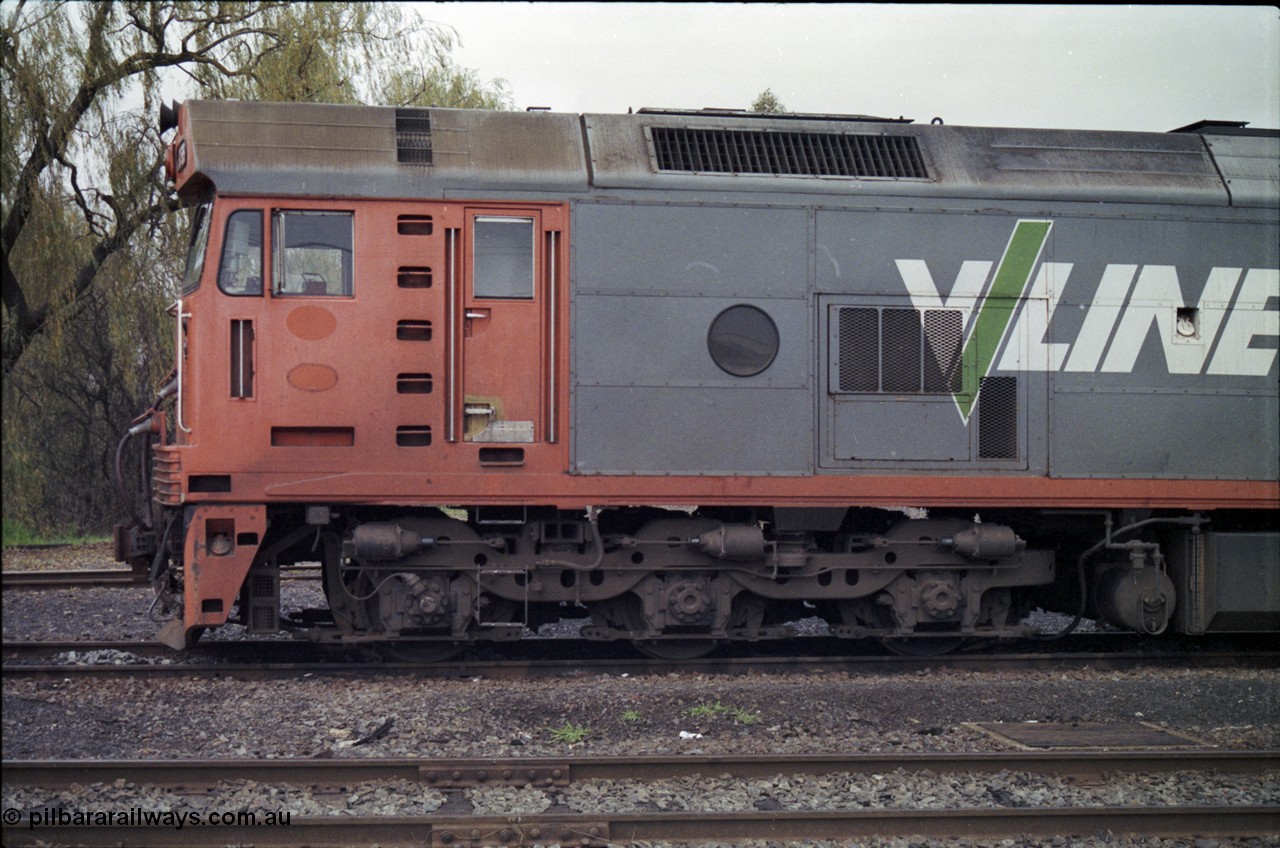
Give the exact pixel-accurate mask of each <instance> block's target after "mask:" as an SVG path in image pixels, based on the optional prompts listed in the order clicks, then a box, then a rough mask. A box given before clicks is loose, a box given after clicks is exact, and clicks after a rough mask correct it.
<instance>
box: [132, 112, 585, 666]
mask: <svg viewBox="0 0 1280 848" xmlns="http://www.w3.org/2000/svg"><path fill="white" fill-rule="evenodd" d="M177 115H178V120H177V126H178V128H179V132H178V134H177V136H176V137H175V139H174V141H173V142H172V144H171V145H170V148H169V155H168V157H167V158H168V162H169V169H170V172H171V173H172V174H173V176H174V178H175V187H176V190H177V192H178V194H179V195H180V196H182V197H184V198H186V199H188V200H195V201H196V206H195V211H194V213H193V224H192V227H193V230H192V237H191V245H190V249H189V255H188V261H187V267H186V272H185V277H184V280H183V285H182V296H181V298H180V299H179V300H178V302H177V303H176V304H175V307H174V309H173V310H172V311H173V314H174V316H175V326H176V340H175V350H176V351H177V353H176V356H177V365H176V368H175V380H176V391H175V393H174V400H173V403H174V409H173V413H172V416H171V420H172V426H173V438H172V441H171V442H170V443H168V444H160V445H157V446H156V447H155V448H154V451H155V454H156V462H155V492H156V495H157V499H158V503H159V504H160V505H161V506H163V507H168V508H171V509H172V510H174V511H175V512H174V513H173V515H174V516H175V518H173V519H171V520H178V519H176V516H177V515H178V514H179V513H181V515H182V517H181V519H180V521H181V524H182V527H183V529H184V532H183V533H182V534H181V537H183V538H182V541H181V542H179V538H180V534H179V533H177V532H176V531H175V530H171V531H170V532H169V533H168V534H167V538H168V541H167V542H164V541H159V540H157V544H161V545H163V544H168V545H170V546H171V547H172V548H173V550H174V556H173V557H172V558H173V559H174V560H176V561H179V562H181V563H183V565H184V567H183V575H182V579H181V585H180V588H181V590H182V592H183V593H184V598H183V600H182V603H181V604H180V606H181V609H182V613H181V614H180V615H179V616H177V617H176V618H175V619H174V620H173V622H172V623H171V624H170V625H169V627H168V628H167V629H166V634H165V637H164V638H165V640H166V641H168V642H170V643H172V644H174V645H178V644H181V643H182V642H183V641H184V634H190V633H192V632H196V633H198V632H199V630H198V629H199V628H204V627H207V626H214V625H219V624H223V623H225V622H226V621H227V617H228V615H229V614H230V613H231V611H232V608H233V606H234V604H235V601H236V597H237V594H238V593H239V591H240V588H241V586H242V585H243V584H244V582H245V580H246V578H247V576H248V574H249V569H250V567H251V565H252V564H253V562H254V560H255V558H259V559H262V557H261V556H259V554H260V552H265V553H267V554H269V555H274V554H275V553H278V552H279V550H280V549H281V547H282V546H283V547H287V546H288V545H289V544H293V543H296V542H297V537H298V536H300V535H307V536H314V535H316V533H315V531H316V529H317V528H319V527H322V526H324V525H326V524H327V523H328V521H327V518H325V516H327V515H328V512H327V509H326V507H325V506H324V503H325V502H332V501H334V500H338V501H341V502H342V503H346V504H369V505H379V504H414V505H422V504H441V503H465V502H467V496H468V495H471V496H472V497H474V493H476V492H484V491H490V492H493V493H495V494H494V497H495V499H498V500H501V499H504V498H508V499H511V500H515V499H517V498H522V497H523V487H519V489H518V490H517V488H515V487H512V486H511V484H510V483H508V482H505V481H504V480H503V479H502V478H503V477H504V476H510V475H511V474H512V473H513V472H515V473H519V474H520V475H521V476H522V477H527V476H528V475H535V476H536V475H544V474H545V475H554V474H557V473H563V471H564V469H565V466H566V458H565V444H566V441H567V440H566V439H565V438H564V432H563V427H564V424H563V420H562V412H561V410H562V409H563V406H564V401H563V399H562V398H561V397H560V394H561V392H562V391H563V387H564V380H563V378H561V379H557V378H556V377H557V373H558V372H559V371H560V370H561V369H562V362H563V351H564V349H565V347H566V343H565V341H564V340H563V339H557V338H556V335H557V334H558V333H561V334H562V333H563V328H564V327H565V326H566V325H567V322H565V321H564V320H563V318H562V317H560V316H558V315H557V312H558V310H560V309H561V308H562V304H563V295H562V294H561V292H560V291H559V289H560V288H561V287H562V285H563V280H564V279H565V277H566V275H565V273H564V270H563V268H562V267H561V266H562V264H563V263H564V261H565V250H566V248H567V237H566V236H567V233H566V229H567V223H568V221H567V211H566V208H565V205H564V204H563V203H545V202H539V203H528V202H518V203H510V202H490V201H480V202H427V201H420V200H398V199H393V200H388V199H383V198H363V197H344V198H341V199H336V198H324V199H317V198H313V197H305V196H297V195H296V193H293V194H292V195H291V196H290V195H286V196H270V195H264V194H261V193H248V192H235V191H224V190H222V188H221V187H220V186H219V185H218V182H217V176H216V168H213V169H210V170H213V171H215V174H214V175H213V176H211V175H210V174H209V173H206V171H205V170H204V169H203V164H202V158H201V155H200V154H201V151H203V150H204V149H205V148H204V147H203V146H202V145H201V142H200V139H198V138H196V137H193V126H192V124H193V121H192V118H191V112H190V110H189V109H188V108H187V107H185V106H184V107H180V108H179V109H178V111H177ZM215 131H216V129H215ZM211 146H212V147H214V148H216V147H217V145H216V144H215V145H211ZM216 155H217V154H215V158H216ZM495 477H496V478H497V479H496V480H495ZM517 491H519V492H520V494H516V492H517ZM266 504H291V505H294V506H295V507H296V509H295V512H297V514H298V515H299V516H302V517H305V520H306V522H309V523H304V522H302V521H299V526H300V527H301V528H302V529H301V531H297V532H294V533H293V534H284V536H283V537H281V536H280V534H279V533H277V534H276V536H273V537H271V538H272V540H274V542H275V548H274V549H271V548H268V549H266V550H265V551H264V549H263V545H264V542H266V541H267V540H268V536H269V525H270V524H271V523H272V522H271V521H270V520H269V519H268V517H267V509H266V506H265V505H266ZM276 523H277V524H279V523H281V522H280V520H279V519H277V521H276ZM155 535H156V536H159V535H160V531H159V530H156V531H155ZM282 538H283V540H284V541H281V539H282ZM179 545H181V547H179ZM178 551H180V552H181V553H180V554H178ZM151 557H152V552H151V551H150V550H148V549H147V548H146V547H145V546H143V545H138V546H136V547H135V549H134V550H132V551H129V552H126V553H125V554H124V558H127V559H130V560H132V561H134V562H135V563H137V564H145V563H147V562H148V560H149V559H150V558H151ZM268 558H269V557H268ZM275 624H276V623H275V622H274V621H271V622H269V626H270V627H271V628H272V629H274V627H275ZM263 626H268V625H267V623H264V625H263Z"/></svg>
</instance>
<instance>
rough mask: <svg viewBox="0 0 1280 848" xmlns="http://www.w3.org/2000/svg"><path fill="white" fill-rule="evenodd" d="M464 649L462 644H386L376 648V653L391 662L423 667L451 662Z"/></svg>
mask: <svg viewBox="0 0 1280 848" xmlns="http://www.w3.org/2000/svg"><path fill="white" fill-rule="evenodd" d="M465 647H466V643H464V642H445V641H439V642H387V643H385V644H382V645H379V646H378V653H379V654H381V655H382V657H383V659H387V660H390V661H391V662H402V663H414V664H418V665H425V664H428V663H438V662H446V661H448V660H451V659H453V658H454V657H456V656H457V655H458V654H460V653H462V650H463V648H465Z"/></svg>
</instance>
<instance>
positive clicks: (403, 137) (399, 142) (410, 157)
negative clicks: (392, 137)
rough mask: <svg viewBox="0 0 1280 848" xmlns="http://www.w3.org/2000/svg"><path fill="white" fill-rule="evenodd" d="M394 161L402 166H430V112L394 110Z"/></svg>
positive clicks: (422, 110)
mask: <svg viewBox="0 0 1280 848" xmlns="http://www.w3.org/2000/svg"><path fill="white" fill-rule="evenodd" d="M396 161H397V162H399V163H401V164H404V165H430V164H431V110H429V109H397V110H396Z"/></svg>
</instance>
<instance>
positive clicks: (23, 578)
mask: <svg viewBox="0 0 1280 848" xmlns="http://www.w3.org/2000/svg"><path fill="white" fill-rule="evenodd" d="M146 582H147V579H146V577H145V576H144V575H137V574H134V573H133V571H132V570H130V569H127V568H84V569H78V570H70V571H5V572H3V573H0V587H2V588H5V589H61V588H68V587H80V586H133V585H145V584H146Z"/></svg>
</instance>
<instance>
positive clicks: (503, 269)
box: [473, 216, 534, 300]
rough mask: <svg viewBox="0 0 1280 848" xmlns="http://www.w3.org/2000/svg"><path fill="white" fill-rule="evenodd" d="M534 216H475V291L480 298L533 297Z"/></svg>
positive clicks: (530, 298)
mask: <svg viewBox="0 0 1280 848" xmlns="http://www.w3.org/2000/svg"><path fill="white" fill-rule="evenodd" d="M533 223H534V222H533V218H508V217H496V216H484V217H477V218H476V219H475V247H474V257H473V258H474V271H473V273H474V291H475V296H476V297H478V298H505V299H515V300H532V299H533V292H534V275H533V271H534V261H533V246H534V228H533Z"/></svg>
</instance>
